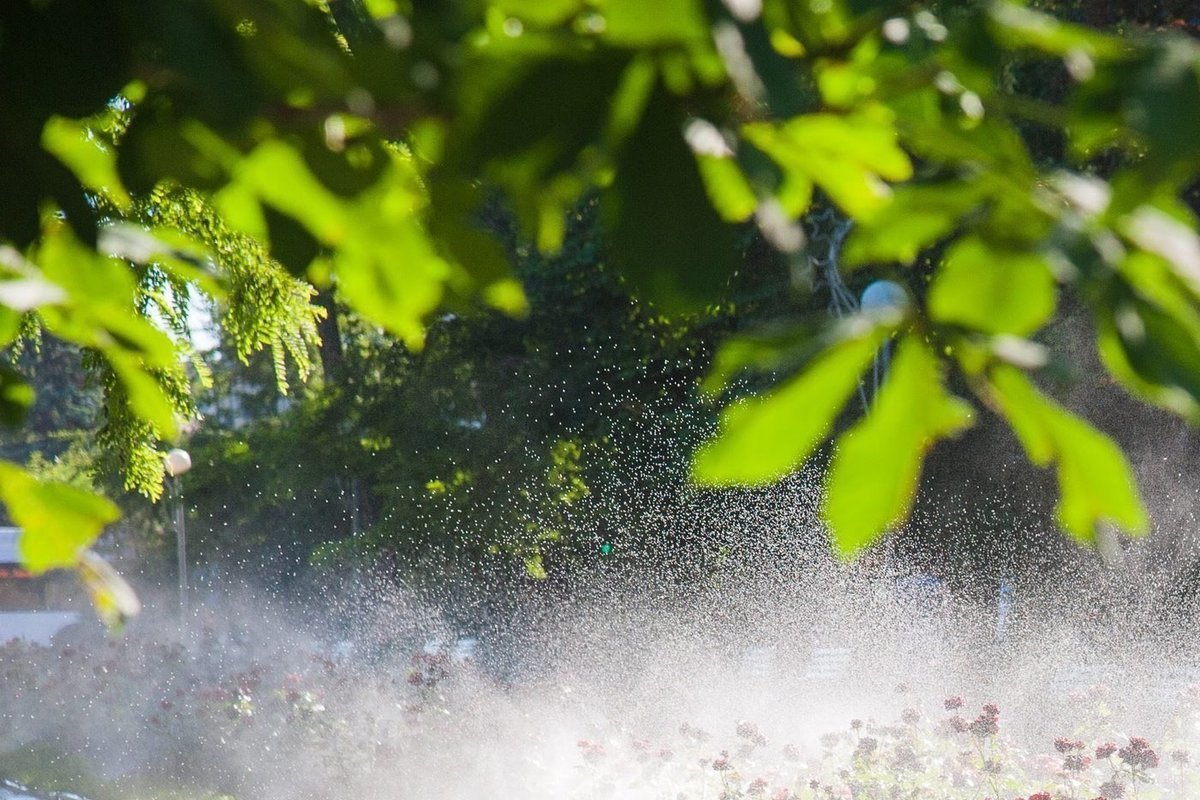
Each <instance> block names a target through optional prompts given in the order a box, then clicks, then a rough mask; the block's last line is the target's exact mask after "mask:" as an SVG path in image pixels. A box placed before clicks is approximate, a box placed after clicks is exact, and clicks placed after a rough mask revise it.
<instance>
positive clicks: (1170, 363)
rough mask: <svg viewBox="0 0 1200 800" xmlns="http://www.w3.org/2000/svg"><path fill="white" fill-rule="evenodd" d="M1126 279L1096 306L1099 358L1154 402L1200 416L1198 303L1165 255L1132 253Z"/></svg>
mask: <svg viewBox="0 0 1200 800" xmlns="http://www.w3.org/2000/svg"><path fill="white" fill-rule="evenodd" d="M1121 272H1122V273H1123V275H1125V276H1126V277H1127V280H1128V284H1125V283H1122V284H1120V285H1119V288H1118V289H1117V290H1115V291H1117V292H1119V294H1118V295H1117V296H1115V297H1114V298H1113V299H1112V300H1111V301H1109V302H1107V303H1105V304H1104V305H1103V306H1102V307H1099V308H1097V309H1096V327H1097V341H1098V347H1099V351H1100V356H1101V359H1102V360H1103V361H1104V364H1105V366H1106V367H1107V368H1108V370H1109V371H1110V372H1111V373H1112V374H1113V376H1114V377H1116V378H1117V379H1118V380H1119V381H1121V382H1122V383H1123V384H1124V385H1125V386H1127V387H1128V388H1130V389H1131V390H1133V391H1134V392H1137V393H1139V394H1140V395H1142V396H1143V397H1145V398H1146V399H1148V400H1150V401H1151V402H1154V403H1157V404H1158V405H1160V406H1162V407H1164V408H1167V409H1169V410H1171V411H1173V412H1175V413H1177V414H1180V415H1181V416H1184V417H1188V418H1191V419H1193V420H1196V419H1200V308H1198V307H1197V304H1196V301H1195V299H1194V295H1190V294H1189V292H1188V289H1187V288H1186V287H1185V286H1184V285H1183V284H1182V282H1181V281H1180V280H1179V278H1178V277H1177V276H1176V275H1175V274H1174V273H1173V272H1172V271H1171V270H1170V268H1169V267H1168V266H1167V264H1166V262H1165V260H1164V259H1161V258H1157V257H1155V256H1153V255H1151V254H1149V253H1133V254H1131V255H1130V256H1129V257H1127V258H1126V259H1125V261H1124V262H1123V263H1122V264H1121Z"/></svg>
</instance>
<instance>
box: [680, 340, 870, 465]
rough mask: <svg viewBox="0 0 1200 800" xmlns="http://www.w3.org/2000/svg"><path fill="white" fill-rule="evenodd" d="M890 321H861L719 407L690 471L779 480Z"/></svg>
mask: <svg viewBox="0 0 1200 800" xmlns="http://www.w3.org/2000/svg"><path fill="white" fill-rule="evenodd" d="M889 332H890V327H889V326H887V325H877V324H876V325H872V324H864V325H863V326H862V327H860V328H859V329H858V330H857V331H856V332H855V333H854V335H852V336H850V337H848V338H846V339H845V340H844V341H840V342H838V343H836V344H834V345H832V346H831V347H830V348H829V349H828V350H826V351H825V352H824V353H822V354H821V355H820V356H818V357H817V358H816V359H815V360H813V362H812V363H811V364H809V365H807V366H806V367H805V368H804V369H803V370H802V371H801V372H800V373H799V374H798V375H795V376H794V377H792V378H789V379H788V380H786V381H784V382H783V383H782V384H780V385H779V387H777V388H776V389H774V390H773V391H771V392H769V393H767V394H765V395H763V396H761V397H753V398H750V399H747V400H743V401H740V402H738V403H735V404H734V405H732V406H730V407H729V408H727V409H725V411H724V412H722V414H721V424H720V427H719V429H718V431H717V435H716V437H715V438H713V439H712V440H710V441H709V442H708V443H706V444H705V445H704V446H703V447H701V448H700V450H699V451H697V453H696V456H695V458H694V460H693V461H692V477H693V479H694V480H696V481H698V482H699V483H701V484H705V485H709V486H753V485H761V484H765V483H770V482H772V481H776V480H779V479H780V478H782V477H783V476H785V475H787V474H788V473H790V472H792V471H793V470H795V469H796V468H798V467H799V466H800V464H801V463H803V461H804V459H806V458H807V457H808V456H809V455H810V454H811V453H812V452H813V450H814V449H815V448H816V447H817V445H819V444H820V443H821V441H822V440H823V439H824V438H825V436H826V435H828V433H829V429H830V427H831V426H832V425H833V421H834V419H835V418H836V417H837V414H838V412H839V411H840V410H841V409H842V406H844V405H845V403H846V399H847V398H848V397H849V396H850V395H851V394H852V393H853V392H854V390H855V388H856V387H857V386H858V381H859V377H860V376H861V375H862V372H863V370H864V369H866V367H867V365H868V364H869V363H870V362H871V359H872V358H873V357H874V355H875V351H876V350H878V349H879V346H880V344H881V343H882V342H883V341H884V340H885V339H886V337H887V335H888V333H889Z"/></svg>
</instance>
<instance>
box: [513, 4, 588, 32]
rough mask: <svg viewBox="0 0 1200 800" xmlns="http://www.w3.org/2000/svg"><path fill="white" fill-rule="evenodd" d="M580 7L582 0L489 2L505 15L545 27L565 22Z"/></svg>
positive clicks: (577, 11)
mask: <svg viewBox="0 0 1200 800" xmlns="http://www.w3.org/2000/svg"><path fill="white" fill-rule="evenodd" d="M582 7H583V0H494V2H493V3H492V4H491V8H494V9H496V10H497V11H499V12H500V13H501V14H503V15H504V16H506V17H516V18H517V19H519V20H521V21H523V22H527V23H531V24H533V25H540V26H545V27H550V26H553V25H560V24H562V23H563V22H566V21H567V20H569V19H570V18H571V17H573V16H575V15H576V14H577V13H579V11H580V9H581V8H582Z"/></svg>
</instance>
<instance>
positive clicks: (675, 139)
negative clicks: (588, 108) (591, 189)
mask: <svg viewBox="0 0 1200 800" xmlns="http://www.w3.org/2000/svg"><path fill="white" fill-rule="evenodd" d="M601 207H602V211H603V213H604V216H605V220H606V221H607V223H608V233H609V236H608V248H609V257H610V258H611V260H612V261H613V262H614V264H615V265H616V266H617V267H618V268H619V269H620V270H621V273H622V274H623V275H624V276H625V278H626V279H628V281H629V282H630V284H632V286H633V287H634V289H635V290H636V291H637V293H638V294H639V295H640V296H641V297H643V298H644V299H646V300H648V301H650V302H651V303H653V304H655V305H657V306H658V307H659V308H661V309H663V310H664V311H667V312H681V311H691V310H695V309H697V308H700V307H702V306H703V305H705V304H707V303H712V302H715V301H716V300H717V299H718V298H719V297H720V294H721V291H722V289H723V288H724V287H725V285H726V283H727V281H728V280H729V277H730V275H732V274H733V271H734V270H735V269H736V268H737V265H738V259H737V250H736V241H735V238H734V232H733V228H732V227H730V226H729V225H728V224H727V223H726V222H725V221H724V220H722V219H721V217H720V215H718V214H717V212H716V211H715V210H714V209H713V206H712V204H711V203H710V202H709V200H708V196H707V193H706V191H705V186H704V181H703V179H702V178H701V176H700V170H699V166H698V165H697V163H696V159H695V157H694V155H693V154H692V151H691V149H690V148H689V147H688V145H687V143H686V142H685V141H684V138H683V120H682V115H681V114H679V113H677V112H676V111H675V109H674V103H673V102H672V101H671V99H670V98H669V96H667V95H666V94H665V93H664V92H662V91H661V90H660V91H659V93H658V94H657V95H656V97H655V98H654V99H652V100H651V102H650V104H649V105H648V106H647V109H646V113H645V115H644V116H643V118H642V120H641V123H640V124H639V126H638V128H637V130H636V131H635V132H634V134H633V135H632V136H631V137H630V139H629V141H628V142H626V144H625V147H624V150H623V151H622V153H621V156H620V159H619V162H618V164H617V173H616V178H615V179H614V181H613V185H612V186H611V187H610V188H609V189H608V191H606V192H605V193H604V195H603V196H602V199H601Z"/></svg>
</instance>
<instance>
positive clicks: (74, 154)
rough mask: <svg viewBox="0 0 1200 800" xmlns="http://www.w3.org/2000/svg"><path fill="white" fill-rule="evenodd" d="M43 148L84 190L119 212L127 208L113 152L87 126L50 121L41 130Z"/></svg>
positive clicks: (58, 118) (59, 118) (55, 120)
mask: <svg viewBox="0 0 1200 800" xmlns="http://www.w3.org/2000/svg"><path fill="white" fill-rule="evenodd" d="M42 146H43V147H45V148H46V150H47V151H48V152H49V153H51V154H52V155H54V156H55V157H57V158H58V160H59V161H61V162H63V163H64V164H66V165H67V167H68V168H69V169H70V170H71V172H73V173H75V177H77V178H79V182H80V183H81V184H83V185H84V186H85V187H87V188H88V189H91V190H92V191H94V192H96V193H97V194H100V195H102V196H104V197H105V198H107V199H108V200H109V202H111V203H112V204H113V205H115V206H116V207H117V208H118V209H121V210H125V209H127V208H129V204H130V203H131V202H132V200H131V199H130V197H129V194H128V192H126V191H125V187H124V186H122V185H121V179H120V177H119V176H118V175H117V154H116V151H115V150H114V149H113V148H112V147H111V146H110V145H108V144H106V143H104V142H102V141H100V139H98V138H97V137H96V136H95V135H94V134H93V133H92V132H91V131H89V130H88V128H87V126H85V125H83V124H81V123H79V122H76V121H74V120H70V119H67V118H65V117H59V116H54V117H51V118H50V119H48V120H46V127H45V128H43V129H42Z"/></svg>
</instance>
